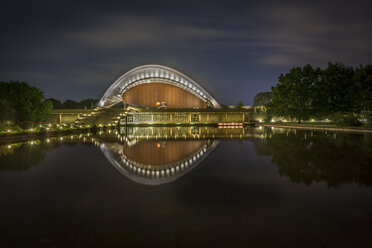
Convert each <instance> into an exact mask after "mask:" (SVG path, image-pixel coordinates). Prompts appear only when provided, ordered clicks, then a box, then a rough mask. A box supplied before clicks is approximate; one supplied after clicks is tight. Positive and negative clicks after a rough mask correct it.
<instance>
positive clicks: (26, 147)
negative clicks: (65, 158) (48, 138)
mask: <svg viewBox="0 0 372 248" xmlns="http://www.w3.org/2000/svg"><path fill="white" fill-rule="evenodd" d="M61 144H62V143H61V142H49V143H46V142H40V141H35V142H34V144H33V145H31V144H29V143H24V144H16V145H14V144H13V145H12V147H11V148H10V149H9V148H8V146H1V147H0V171H13V172H21V171H26V170H29V169H31V168H32V167H34V166H35V167H36V166H38V165H39V164H40V163H41V162H42V161H43V160H44V158H45V153H46V152H48V151H52V150H54V149H55V148H57V147H59V146H60V145H61ZM65 144H67V145H69V146H74V145H76V144H77V143H76V142H69V143H65Z"/></svg>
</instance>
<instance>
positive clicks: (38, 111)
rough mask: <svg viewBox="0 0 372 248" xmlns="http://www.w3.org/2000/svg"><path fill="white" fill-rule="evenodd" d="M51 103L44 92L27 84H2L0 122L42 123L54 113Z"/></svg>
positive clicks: (0, 84)
mask: <svg viewBox="0 0 372 248" xmlns="http://www.w3.org/2000/svg"><path fill="white" fill-rule="evenodd" d="M52 109H53V104H52V102H51V101H49V100H46V99H44V94H43V92H42V91H41V90H40V89H38V88H36V87H32V86H30V85H29V84H27V83H26V82H18V81H16V82H8V83H6V82H0V122H4V121H6V122H14V123H16V124H20V125H22V124H23V123H25V122H37V121H42V120H44V119H45V117H46V116H47V115H48V114H49V113H50V111H52Z"/></svg>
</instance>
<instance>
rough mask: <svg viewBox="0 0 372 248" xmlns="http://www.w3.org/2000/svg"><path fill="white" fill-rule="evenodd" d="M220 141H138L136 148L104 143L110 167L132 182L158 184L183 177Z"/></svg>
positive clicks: (102, 144)
mask: <svg viewBox="0 0 372 248" xmlns="http://www.w3.org/2000/svg"><path fill="white" fill-rule="evenodd" d="M218 143H219V142H218V141H216V140H214V141H212V140H209V139H205V140H182V141H176V140H171V141H164V140H162V141H156V142H154V141H152V142H139V143H136V144H134V145H130V144H124V145H123V144H119V143H115V142H114V143H105V142H102V143H101V150H102V151H103V153H104V154H105V156H106V157H107V158H108V160H109V161H110V162H111V164H112V165H113V166H114V167H115V168H116V169H117V170H119V171H120V172H121V173H122V174H124V175H125V176H127V177H128V178H130V179H131V180H133V181H135V182H138V183H141V184H146V185H159V184H164V183H168V182H171V181H173V180H175V179H177V178H179V177H180V176H182V175H184V174H185V173H187V172H188V171H190V170H191V169H192V168H194V167H195V166H196V165H197V164H199V163H200V162H201V161H202V160H203V159H204V158H205V157H207V156H208V154H209V153H210V152H211V151H212V150H214V149H215V147H216V146H217V145H218Z"/></svg>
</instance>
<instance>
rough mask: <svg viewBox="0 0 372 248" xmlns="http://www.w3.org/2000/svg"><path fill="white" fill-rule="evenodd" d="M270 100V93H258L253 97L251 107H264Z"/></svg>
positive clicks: (271, 94) (271, 95)
mask: <svg viewBox="0 0 372 248" xmlns="http://www.w3.org/2000/svg"><path fill="white" fill-rule="evenodd" d="M272 98H273V93H272V92H270V91H268V92H260V93H258V94H257V95H256V96H255V97H254V100H253V106H264V105H266V104H268V103H269V102H270V101H271V99H272Z"/></svg>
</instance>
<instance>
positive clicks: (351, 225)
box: [0, 127, 372, 247]
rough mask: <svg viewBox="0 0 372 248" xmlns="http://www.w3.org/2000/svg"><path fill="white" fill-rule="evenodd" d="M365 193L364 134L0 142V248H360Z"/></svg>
mask: <svg viewBox="0 0 372 248" xmlns="http://www.w3.org/2000/svg"><path fill="white" fill-rule="evenodd" d="M371 185H372V135H363V134H347V133H333V132H316V131H304V130H291V129H279V128H274V129H272V128H263V127H262V128H244V129H243V128H236V129H219V128H213V127H208V128H205V127H193V128H189V127H171V128H169V127H153V128H144V127H133V128H121V129H119V130H111V131H105V132H103V131H100V132H98V133H95V134H93V133H89V134H77V135H68V136H63V137H50V138H45V139H35V140H29V141H25V142H18V143H6V144H2V145H0V195H2V199H3V201H2V203H1V204H0V212H1V213H6V214H3V215H2V216H1V221H0V245H1V247H53V246H55V247H106V246H108V247H118V246H120V247H124V246H129V247H149V246H163V247H166V246H174V247H190V246H192V247H211V246H215V247H218V246H224V247H233V246H236V247H248V246H252V245H253V246H255V247H257V246H258V247H370V246H371V245H372V244H371V239H370V233H372V213H371V211H370V209H371V208H372V198H371V197H370V195H371V193H372V188H371V187H370V186H371ZM143 237H146V238H143Z"/></svg>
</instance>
